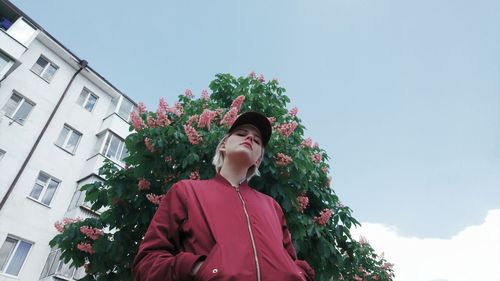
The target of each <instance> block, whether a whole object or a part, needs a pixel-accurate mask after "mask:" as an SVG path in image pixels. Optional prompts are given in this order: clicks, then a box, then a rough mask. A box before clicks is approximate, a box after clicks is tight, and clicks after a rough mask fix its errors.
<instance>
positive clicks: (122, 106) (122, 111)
mask: <svg viewBox="0 0 500 281" xmlns="http://www.w3.org/2000/svg"><path fill="white" fill-rule="evenodd" d="M118 104H119V107H118V115H120V116H121V117H122V118H123V119H125V120H126V121H128V120H129V119H130V113H132V110H134V104H133V103H132V102H131V101H129V100H128V99H126V98H124V97H122V98H121V102H120V103H118Z"/></svg>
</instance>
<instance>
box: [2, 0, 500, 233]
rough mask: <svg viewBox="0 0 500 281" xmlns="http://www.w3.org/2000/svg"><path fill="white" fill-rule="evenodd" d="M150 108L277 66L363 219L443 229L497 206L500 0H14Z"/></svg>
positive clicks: (273, 73)
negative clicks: (222, 78)
mask: <svg viewBox="0 0 500 281" xmlns="http://www.w3.org/2000/svg"><path fill="white" fill-rule="evenodd" d="M12 2H13V3H14V4H15V5H17V6H18V7H19V8H20V9H22V10H23V11H24V12H25V13H26V14H28V15H29V16H30V17H32V18H33V19H34V20H35V21H37V22H38V23H39V24H40V25H42V26H43V27H44V28H45V29H46V30H47V31H48V32H49V33H51V34H52V35H53V36H54V37H55V38H57V39H58V40H59V41H60V42H61V43H62V44H64V45H65V46H66V47H68V48H69V49H70V50H72V51H73V52H74V53H76V54H77V55H78V56H79V57H80V58H82V59H86V60H88V61H89V63H90V65H91V66H92V67H93V68H94V69H95V70H96V71H98V72H99V73H100V74H101V75H103V76H104V77H106V78H107V79H108V80H109V81H110V82H111V83H113V84H114V85H115V86H117V87H118V88H119V89H120V90H122V91H123V92H124V93H126V94H127V95H129V96H130V97H132V98H134V99H135V100H136V101H144V102H145V103H146V105H148V106H149V107H150V108H155V107H156V104H157V101H158V98H159V97H161V96H163V97H165V98H167V100H168V101H173V100H175V98H176V96H177V95H179V94H181V93H183V92H184V89H186V88H191V89H192V90H193V92H194V93H197V94H198V95H199V93H200V92H201V90H203V89H206V88H207V86H208V83H209V82H210V81H211V80H212V79H213V77H214V75H215V74H216V73H219V72H228V73H231V74H233V75H237V76H239V75H247V74H248V73H249V72H250V71H256V72H257V73H262V74H264V75H265V77H266V78H268V79H271V78H273V77H277V78H278V79H279V81H280V84H282V85H283V86H284V87H285V88H286V89H287V94H288V95H289V96H290V98H291V100H292V102H291V104H290V106H291V107H292V106H297V107H298V108H299V117H300V118H301V119H302V121H303V123H304V124H305V125H306V127H307V128H308V131H307V132H306V136H309V137H312V138H313V139H314V140H316V141H318V142H319V143H320V145H321V146H322V147H323V148H324V149H326V150H327V152H328V153H329V154H330V155H331V156H332V160H331V166H332V168H333V169H332V174H333V178H334V179H333V186H334V190H335V191H336V192H337V194H338V195H339V197H340V198H341V200H342V201H343V202H344V203H345V204H347V205H349V206H350V207H351V208H353V209H354V216H355V217H356V218H357V219H358V220H360V221H362V222H370V223H380V224H384V225H391V226H394V227H396V228H397V229H398V232H399V233H400V234H401V235H405V236H411V237H418V238H441V239H447V238H450V237H452V236H453V235H455V234H456V233H457V232H459V231H461V230H463V229H464V228H466V227H467V226H470V225H479V224H481V223H482V222H483V221H484V219H485V217H486V215H487V213H488V211H489V210H493V209H500V199H499V198H500V17H499V16H498V15H500V2H499V1H486V0H479V1H460V0H454V1H451V0H450V1H445V0H442V1H430V0H420V1H396V0H393V1H389V0H381V1H373V0H329V1H326V0H325V1H323V0H318V1H284V0H282V1H247V2H244V1H229V0H224V1H223V0H214V1H168V2H167V1H142V2H137V1H117V0H107V1H96V0H89V1H55V0H45V1H35V0H24V1H20V0H15V1H12Z"/></svg>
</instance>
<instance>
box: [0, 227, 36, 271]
mask: <svg viewBox="0 0 500 281" xmlns="http://www.w3.org/2000/svg"><path fill="white" fill-rule="evenodd" d="M8 238H10V239H13V240H16V245H15V246H14V249H13V250H12V252H11V253H9V256H8V257H7V260H6V261H5V264H3V265H2V267H0V274H3V275H5V276H12V277H16V278H17V277H19V273H21V271H22V270H23V267H24V265H25V264H26V261H27V260H28V256H29V254H30V253H31V249H32V248H33V245H34V244H35V243H34V242H31V241H29V240H26V239H23V238H20V237H18V236H15V235H11V234H7V236H6V237H5V239H4V240H3V241H4V242H3V244H2V246H0V248H2V247H3V245H5V242H6V241H7V239H8ZM21 241H22V242H25V243H27V244H29V245H30V247H29V249H28V252H27V253H26V256H25V257H24V260H23V262H22V264H21V266H20V267H19V272H18V273H17V275H13V274H10V273H7V272H5V271H6V269H7V268H8V267H9V266H10V265H11V262H12V258H13V257H14V256H15V254H16V251H17V250H18V249H19V245H20V244H21V243H20V242H21ZM4 268H5V269H4Z"/></svg>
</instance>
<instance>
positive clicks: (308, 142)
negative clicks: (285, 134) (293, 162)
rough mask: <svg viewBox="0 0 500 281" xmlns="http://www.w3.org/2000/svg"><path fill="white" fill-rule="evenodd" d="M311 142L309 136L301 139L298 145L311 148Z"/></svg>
mask: <svg viewBox="0 0 500 281" xmlns="http://www.w3.org/2000/svg"><path fill="white" fill-rule="evenodd" d="M312 143H313V140H312V139H311V138H307V139H305V140H303V141H302V142H301V143H300V147H302V148H306V147H309V148H312V146H313V144H312Z"/></svg>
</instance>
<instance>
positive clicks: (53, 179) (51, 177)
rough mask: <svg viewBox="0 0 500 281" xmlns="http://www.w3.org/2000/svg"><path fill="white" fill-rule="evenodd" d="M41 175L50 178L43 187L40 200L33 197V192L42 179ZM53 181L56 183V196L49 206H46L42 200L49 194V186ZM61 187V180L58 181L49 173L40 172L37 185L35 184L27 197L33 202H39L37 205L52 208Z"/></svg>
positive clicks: (53, 195) (51, 199)
mask: <svg viewBox="0 0 500 281" xmlns="http://www.w3.org/2000/svg"><path fill="white" fill-rule="evenodd" d="M40 175H45V176H46V177H48V180H47V182H46V183H44V185H43V187H42V191H41V192H40V194H39V195H38V198H35V197H33V196H31V193H33V190H34V189H35V186H36V185H37V184H38V180H39V178H40ZM51 180H52V181H54V182H56V183H57V186H56V188H55V191H54V194H52V197H51V198H50V202H49V203H48V204H46V203H44V202H43V201H42V200H43V198H44V197H45V194H46V193H47V190H48V186H49V184H50V181H51ZM40 182H42V181H40ZM60 185H61V180H59V179H57V178H55V177H53V176H51V175H49V174H48V173H46V172H44V171H40V172H38V176H37V177H36V179H35V183H34V184H33V187H32V188H31V191H30V193H29V194H28V195H27V196H26V197H27V198H29V199H31V200H33V201H35V202H37V203H39V204H42V205H43V206H45V207H48V208H50V206H51V204H52V201H53V200H54V197H55V196H56V193H57V190H58V189H59V186H60ZM40 198H41V199H40Z"/></svg>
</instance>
